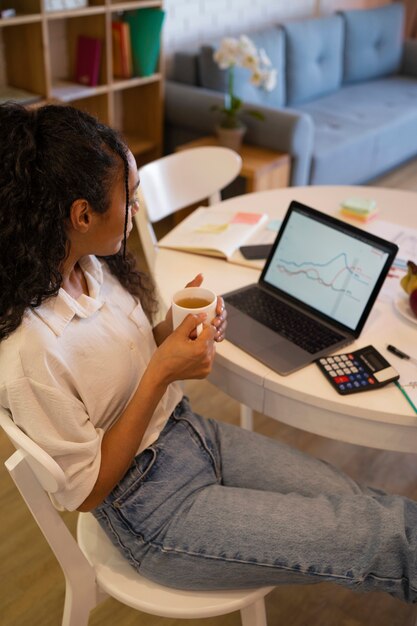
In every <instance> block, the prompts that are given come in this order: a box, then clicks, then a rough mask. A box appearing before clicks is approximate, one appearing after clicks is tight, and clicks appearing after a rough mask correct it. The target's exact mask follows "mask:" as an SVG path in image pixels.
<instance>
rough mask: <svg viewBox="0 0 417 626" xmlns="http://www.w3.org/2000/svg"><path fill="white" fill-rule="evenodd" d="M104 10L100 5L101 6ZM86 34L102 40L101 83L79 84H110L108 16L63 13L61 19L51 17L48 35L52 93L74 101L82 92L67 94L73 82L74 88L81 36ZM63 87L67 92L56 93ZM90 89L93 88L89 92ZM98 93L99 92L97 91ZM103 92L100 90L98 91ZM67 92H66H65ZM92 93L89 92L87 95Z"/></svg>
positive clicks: (80, 85)
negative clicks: (108, 68) (108, 81)
mask: <svg viewBox="0 0 417 626" xmlns="http://www.w3.org/2000/svg"><path fill="white" fill-rule="evenodd" d="M100 10H101V9H100ZM81 35H84V36H87V37H95V38H98V39H100V40H101V42H102V47H101V60H100V72H99V79H98V85H97V86H94V87H87V86H86V85H83V84H81V83H80V84H79V87H80V89H82V90H83V92H84V90H85V89H87V90H88V89H90V90H91V89H93V90H97V89H100V87H102V86H104V85H107V50H106V16H105V14H102V15H83V17H73V16H67V15H65V16H61V19H54V20H49V21H48V39H49V47H50V54H49V56H50V60H51V65H50V71H51V92H50V96H51V97H64V96H65V100H66V101H69V100H70V101H72V100H73V99H74V98H77V97H79V96H77V95H76V96H74V98H73V97H72V96H71V95H68V92H69V89H68V88H69V87H70V84H71V83H73V84H74V88H75V87H76V86H77V84H78V83H76V81H75V69H76V55H77V41H78V37H79V36H81ZM57 91H58V92H59V91H61V92H62V93H63V94H64V95H63V96H59V95H57ZM90 93H91V92H90ZM94 93H97V92H94ZM98 93H100V91H99V92H98ZM65 94H66V95H65ZM88 95H89V94H88V93H87V96H88Z"/></svg>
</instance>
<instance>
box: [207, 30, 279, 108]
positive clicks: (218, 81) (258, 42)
mask: <svg viewBox="0 0 417 626" xmlns="http://www.w3.org/2000/svg"><path fill="white" fill-rule="evenodd" d="M249 37H250V39H251V40H252V41H253V43H254V44H255V46H256V47H257V48H258V49H259V48H264V50H265V52H266V53H267V55H268V56H269V58H270V60H271V64H272V67H273V68H275V69H276V70H277V84H276V86H275V88H274V89H273V90H272V91H266V90H265V89H263V88H259V87H255V86H254V85H252V84H251V83H250V81H249V78H250V73H249V71H248V70H247V69H245V68H243V67H235V75H234V87H235V95H236V96H237V97H238V98H241V99H242V100H244V102H248V103H250V104H258V105H261V106H270V107H280V106H283V105H284V103H285V71H284V67H285V60H284V37H283V33H282V32H281V30H280V29H279V28H277V27H272V28H267V29H264V30H262V31H259V32H255V33H250V34H249ZM219 43H220V41H218V42H214V43H213V44H209V45H204V46H202V47H201V50H200V54H199V56H198V67H199V77H200V84H201V86H202V87H205V88H206V89H213V90H214V91H221V92H224V93H225V92H226V90H227V74H228V73H227V71H226V70H221V69H220V68H219V66H218V65H217V63H216V62H215V61H214V59H213V54H214V53H215V51H216V49H217V47H218V45H219Z"/></svg>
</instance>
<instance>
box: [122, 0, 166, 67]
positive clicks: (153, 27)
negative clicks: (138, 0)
mask: <svg viewBox="0 0 417 626" xmlns="http://www.w3.org/2000/svg"><path fill="white" fill-rule="evenodd" d="M164 17H165V11H162V9H137V10H136V11H128V12H127V13H126V14H125V16H124V21H125V22H127V23H128V24H129V26H130V41H131V45H132V57H133V70H134V73H135V75H136V76H150V75H151V74H154V73H155V71H156V68H157V64H158V57H159V50H160V45H161V28H162V23H163V21H164Z"/></svg>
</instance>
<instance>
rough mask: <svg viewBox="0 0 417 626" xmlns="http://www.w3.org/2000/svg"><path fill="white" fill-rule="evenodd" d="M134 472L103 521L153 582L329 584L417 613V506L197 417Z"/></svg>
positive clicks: (177, 427)
mask: <svg viewBox="0 0 417 626" xmlns="http://www.w3.org/2000/svg"><path fill="white" fill-rule="evenodd" d="M146 455H148V457H149V458H148V461H147V468H145V461H144V459H145V460H146ZM136 463H137V467H134V468H132V470H131V472H129V473H128V475H127V477H126V480H125V481H122V482H121V484H120V485H118V487H117V488H116V489H115V491H114V493H113V494H111V496H110V497H109V498H107V499H106V502H105V503H104V504H103V506H102V507H99V508H98V511H97V516H98V518H99V519H100V520H101V523H102V525H103V527H104V528H105V529H106V531H107V532H108V533H109V536H112V538H113V541H114V542H115V543H116V545H119V547H121V549H122V550H123V552H124V554H126V556H127V558H129V560H130V561H131V563H132V564H133V565H134V566H135V567H137V569H138V570H139V571H140V572H141V573H142V574H143V575H145V576H147V577H149V578H151V579H154V580H157V581H159V582H161V583H162V584H166V585H170V586H173V587H180V588H186V589H187V588H188V589H217V588H227V587H229V588H234V587H253V586H259V585H268V584H280V583H295V582H299V583H303V584H307V583H314V582H323V581H333V582H336V583H340V584H342V585H345V586H347V587H349V588H352V589H358V590H378V589H379V590H381V591H386V592H389V593H391V594H392V595H394V596H396V597H399V598H401V599H403V600H407V601H416V589H417V573H416V554H417V503H415V502H413V501H410V500H407V499H406V498H402V497H395V496H388V495H384V494H382V493H381V494H379V493H377V492H375V491H374V490H367V489H366V488H361V487H360V486H359V485H357V484H356V483H355V482H354V481H352V480H351V479H349V478H348V477H346V476H344V475H343V474H342V473H341V472H339V471H338V470H335V469H333V468H332V467H331V466H329V465H328V464H325V463H322V462H321V461H318V460H316V459H312V458H311V457H308V456H306V455H304V454H302V453H299V452H297V451H295V450H292V449H291V448H288V447H287V446H283V445H281V444H279V443H277V442H275V441H273V440H270V439H268V438H265V437H260V436H256V435H254V434H250V433H246V432H245V431H242V430H240V429H234V428H233V427H229V426H226V425H223V424H220V423H219V424H217V423H215V422H211V421H210V420H204V419H203V418H200V417H199V416H196V415H193V414H192V413H191V412H190V411H189V410H184V412H183V414H182V415H181V416H179V417H178V421H177V422H175V423H172V422H171V423H170V424H169V427H168V428H167V429H165V430H164V432H163V433H162V435H161V437H160V439H159V440H158V441H157V442H156V444H155V446H154V450H153V453H152V457H151V453H150V451H145V453H143V454H142V455H140V457H138V460H137V462H136ZM141 464H142V465H143V466H141Z"/></svg>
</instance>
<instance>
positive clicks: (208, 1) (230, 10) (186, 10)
mask: <svg viewBox="0 0 417 626" xmlns="http://www.w3.org/2000/svg"><path fill="white" fill-rule="evenodd" d="M391 1H392V0H165V1H164V7H165V10H166V19H165V24H164V30H163V33H164V35H163V38H164V39H163V40H164V55H165V58H166V60H167V70H169V60H170V57H171V56H172V53H173V52H174V51H175V50H186V49H190V48H193V47H197V45H198V44H200V43H203V42H210V41H212V40H214V39H216V38H218V37H221V36H223V35H240V34H242V33H247V32H250V31H254V30H256V29H257V28H262V27H263V26H266V25H270V24H272V23H274V22H279V21H281V20H285V19H296V18H298V17H300V18H301V17H306V16H317V15H324V14H328V13H332V12H334V11H337V10H338V9H342V8H344V9H349V8H352V9H360V8H367V7H373V6H378V5H382V4H387V3H389V2H391Z"/></svg>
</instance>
